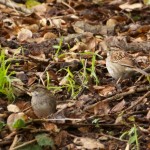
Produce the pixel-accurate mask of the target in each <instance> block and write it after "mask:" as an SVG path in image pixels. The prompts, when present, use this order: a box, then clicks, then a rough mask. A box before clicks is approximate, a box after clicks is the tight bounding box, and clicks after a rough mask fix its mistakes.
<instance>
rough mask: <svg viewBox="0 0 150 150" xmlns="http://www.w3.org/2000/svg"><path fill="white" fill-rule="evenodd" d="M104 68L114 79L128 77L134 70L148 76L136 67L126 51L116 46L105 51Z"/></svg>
mask: <svg viewBox="0 0 150 150" xmlns="http://www.w3.org/2000/svg"><path fill="white" fill-rule="evenodd" d="M106 68H107V70H108V72H109V74H110V75H111V76H112V77H113V78H114V79H116V80H119V79H124V78H128V77H130V76H131V75H132V74H133V73H134V72H135V71H136V72H140V73H141V74H143V75H145V76H148V73H146V72H145V71H143V70H142V69H140V68H138V67H137V64H136V62H135V61H134V59H133V58H132V57H131V56H130V55H129V54H128V53H127V52H125V51H123V50H121V49H119V48H116V47H115V48H111V50H108V51H107V58H106Z"/></svg>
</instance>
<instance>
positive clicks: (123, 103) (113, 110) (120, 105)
mask: <svg viewBox="0 0 150 150" xmlns="http://www.w3.org/2000/svg"><path fill="white" fill-rule="evenodd" d="M125 104H126V102H125V101H124V100H122V101H121V102H119V103H118V104H117V105H115V106H114V107H113V108H112V110H111V113H114V112H120V111H121V110H122V109H123V108H124V106H125Z"/></svg>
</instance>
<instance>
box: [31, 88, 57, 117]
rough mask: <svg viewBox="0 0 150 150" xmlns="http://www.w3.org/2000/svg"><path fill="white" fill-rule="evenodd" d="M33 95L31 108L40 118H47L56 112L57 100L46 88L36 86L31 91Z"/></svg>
mask: <svg viewBox="0 0 150 150" xmlns="http://www.w3.org/2000/svg"><path fill="white" fill-rule="evenodd" d="M29 91H30V93H31V96H32V98H31V106H32V108H33V111H34V113H35V115H36V116H37V117H38V118H46V117H48V116H50V115H51V114H53V113H55V112H56V101H57V98H56V97H55V96H54V95H53V94H52V93H50V91H49V90H47V89H46V88H45V87H43V86H40V85H34V86H33V87H31V88H30V89H29Z"/></svg>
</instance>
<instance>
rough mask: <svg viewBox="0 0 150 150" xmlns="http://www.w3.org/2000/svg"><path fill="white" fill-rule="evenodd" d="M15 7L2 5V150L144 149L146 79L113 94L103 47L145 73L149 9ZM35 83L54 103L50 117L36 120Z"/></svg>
mask: <svg viewBox="0 0 150 150" xmlns="http://www.w3.org/2000/svg"><path fill="white" fill-rule="evenodd" d="M20 3H22V1H20ZM28 3H29V2H28ZM40 3H41V4H40ZM13 5H14V6H13V8H11V7H10V5H9V2H8V3H4V2H3V3H2V2H0V18H1V21H0V28H1V30H0V32H1V34H0V43H1V48H2V49H3V50H4V52H5V60H6V63H4V64H5V65H6V67H7V68H8V70H7V75H9V74H10V76H7V79H9V80H8V81H10V83H11V85H10V86H12V89H13V94H14V96H15V99H14V97H13V98H12V99H9V100H8V95H7V94H8V92H1V90H0V92H1V99H0V131H1V132H0V148H1V149H12V150H16V149H20V150H23V149H28V150H29V149H31V148H33V149H44V150H46V149H49V148H51V149H89V150H90V149H109V150H113V149H142V150H148V149H149V148H150V142H149V141H150V137H149V133H150V125H149V120H150V111H149V110H150V103H149V90H150V86H149V79H148V78H145V77H143V76H140V75H139V74H135V75H133V76H132V77H131V79H129V80H124V81H123V82H122V83H121V88H122V91H118V90H117V88H116V86H115V82H114V80H113V79H112V78H111V77H110V75H109V74H108V72H107V69H106V66H105V59H106V51H105V47H104V45H103V41H105V40H107V42H108V43H109V45H110V47H111V46H116V47H119V48H122V49H124V50H125V51H128V52H129V53H130V54H131V55H132V56H133V57H134V58H135V59H136V61H137V62H138V64H139V66H140V68H142V69H145V70H146V71H147V72H150V69H149V66H150V59H149V58H150V55H149V49H150V41H149V40H150V34H149V33H150V25H149V24H150V20H149V13H150V12H149V9H148V8H149V5H148V2H147V3H146V2H145V1H143V2H141V1H140V2H139V1H134V2H133V3H128V2H127V3H126V2H123V1H122V2H120V1H115V0H114V1H92V0H90V1H85V0H81V1H73V0H69V1H58V0H57V1H55V0H45V1H39V3H38V5H37V6H34V7H33V8H30V9H29V7H28V8H25V4H24V2H23V4H21V5H18V4H17V3H15V2H13ZM30 5H34V4H30ZM2 49H1V50H2ZM1 55H2V53H1ZM1 63H2V62H1ZM1 67H2V66H1ZM12 72H13V73H12ZM34 84H41V85H43V86H45V87H46V88H47V89H48V90H50V91H51V92H52V93H53V94H55V95H56V96H57V97H58V101H57V112H56V113H55V114H53V115H51V116H49V117H48V118H37V117H36V116H35V114H34V113H33V110H32V108H31V105H30V100H31V97H30V95H29V93H28V89H29V88H30V87H31V86H32V85H34ZM1 86H2V87H4V88H6V87H7V85H6V84H5V85H1ZM7 88H8V87H7ZM10 92H12V91H10ZM11 103H13V104H11ZM7 107H8V109H7ZM18 111H19V112H18ZM20 114H21V116H20ZM14 127H15V128H14Z"/></svg>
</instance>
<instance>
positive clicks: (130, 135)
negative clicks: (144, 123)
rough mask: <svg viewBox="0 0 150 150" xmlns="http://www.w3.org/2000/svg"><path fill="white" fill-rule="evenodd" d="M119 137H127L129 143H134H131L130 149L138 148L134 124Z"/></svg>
mask: <svg viewBox="0 0 150 150" xmlns="http://www.w3.org/2000/svg"><path fill="white" fill-rule="evenodd" d="M120 138H121V139H123V138H128V144H129V145H131V144H132V145H133V144H135V145H133V147H132V149H136V150H140V147H139V142H138V134H137V127H136V125H135V124H134V126H133V127H132V128H131V129H130V130H129V131H126V132H124V133H123V134H122V135H121V137H120Z"/></svg>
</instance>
